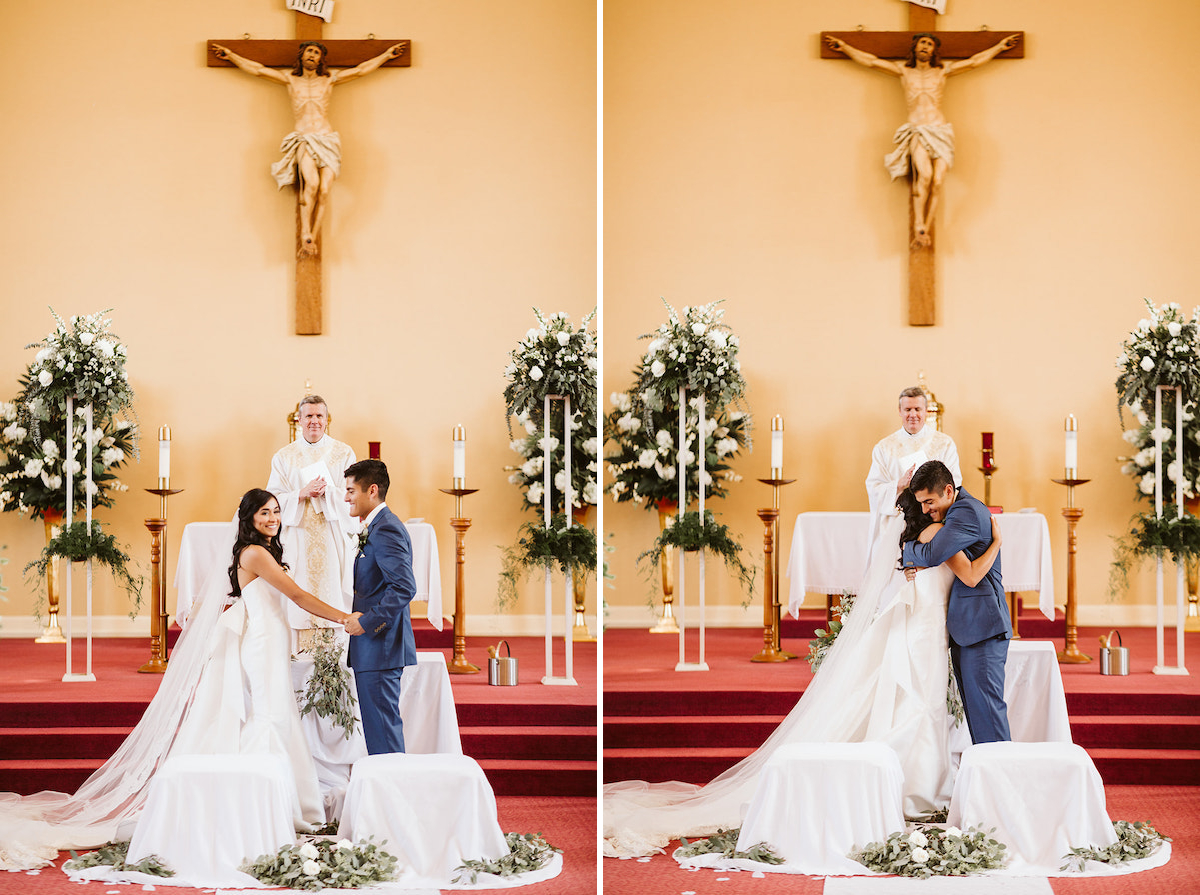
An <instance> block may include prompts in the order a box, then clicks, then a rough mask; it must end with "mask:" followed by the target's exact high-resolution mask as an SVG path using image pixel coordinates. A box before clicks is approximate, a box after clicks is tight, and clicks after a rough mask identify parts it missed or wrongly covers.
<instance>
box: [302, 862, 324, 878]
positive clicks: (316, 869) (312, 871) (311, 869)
mask: <svg viewBox="0 0 1200 895" xmlns="http://www.w3.org/2000/svg"><path fill="white" fill-rule="evenodd" d="M300 869H301V870H303V871H304V875H305V876H316V875H317V874H318V873H320V872H321V865H320V864H318V863H317V862H316V861H305V862H304V863H303V864H302V865H301V866H300Z"/></svg>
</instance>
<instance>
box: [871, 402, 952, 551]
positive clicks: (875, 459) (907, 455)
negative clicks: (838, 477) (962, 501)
mask: <svg viewBox="0 0 1200 895" xmlns="http://www.w3.org/2000/svg"><path fill="white" fill-rule="evenodd" d="M927 460H941V461H942V462H943V463H945V464H946V466H947V467H949V469H950V475H952V476H954V486H955V487H956V488H958V487H961V486H962V472H961V471H960V470H959V468H958V448H957V447H955V446H954V439H952V438H951V437H950V436H949V435H946V434H943V433H942V432H939V431H938V430H937V429H936V428H934V427H933V426H930V425H925V426H923V427H922V428H921V431H920V432H918V433H917V434H916V435H909V434H908V433H907V432H905V431H904V428H903V427H901V428H900V429H898V430H897V431H895V432H893V433H892V434H891V435H889V436H887V437H886V438H883V439H881V440H880V441H879V442H878V443H877V444H876V445H875V447H874V448H873V449H872V450H871V471H870V472H868V473H867V501H868V503H869V504H870V509H871V527H870V536H869V537H868V539H867V544H868V545H869V548H868V550H867V567H868V568H870V564H871V557H872V556H873V555H874V553H875V547H876V545H877V544H878V543H879V532H880V529H881V528H882V527H883V523H884V521H885V520H886V519H887V518H888V517H890V516H898V515H899V514H900V511H899V510H897V509H896V497H897V496H898V495H897V494H896V486H897V485H898V484H899V483H900V479H901V478H903V476H904V474H905V473H906V472H908V470H909V469H911V468H912V466H913V464H914V463H915V464H916V465H917V466H920V465H921V464H922V463H924V462H925V461H927Z"/></svg>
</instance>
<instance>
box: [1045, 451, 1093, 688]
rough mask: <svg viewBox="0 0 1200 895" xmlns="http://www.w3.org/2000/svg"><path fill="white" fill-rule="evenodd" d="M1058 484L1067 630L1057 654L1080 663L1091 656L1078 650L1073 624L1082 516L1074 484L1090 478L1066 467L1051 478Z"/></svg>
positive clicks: (1061, 659) (1064, 661)
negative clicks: (1063, 498) (1062, 497)
mask: <svg viewBox="0 0 1200 895" xmlns="http://www.w3.org/2000/svg"><path fill="white" fill-rule="evenodd" d="M1051 481H1052V482H1054V483H1055V484H1058V485H1066V486H1067V505H1066V506H1065V507H1063V511H1062V513H1063V518H1064V519H1066V520H1067V610H1066V616H1067V632H1066V638H1065V642H1064V647H1065V648H1064V649H1063V650H1062V651H1061V652H1059V654H1058V661H1059V662H1060V663H1062V664H1064V665H1082V664H1083V663H1085V662H1090V661H1092V657H1091V656H1088V655H1085V654H1084V653H1082V652H1080V651H1079V646H1078V643H1077V641H1078V638H1079V632H1078V629H1077V628H1076V626H1075V602H1076V600H1075V552H1076V535H1075V526H1076V525H1077V524H1078V523H1079V520H1080V519H1081V518H1083V510H1082V508H1079V507H1076V506H1075V486H1076V485H1084V484H1087V483H1088V482H1090V481H1091V479H1080V478H1076V472H1075V470H1074V469H1067V470H1066V471H1065V474H1064V476H1063V478H1061V479H1051Z"/></svg>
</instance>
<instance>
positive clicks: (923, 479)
mask: <svg viewBox="0 0 1200 895" xmlns="http://www.w3.org/2000/svg"><path fill="white" fill-rule="evenodd" d="M347 472H349V470H347ZM947 485H949V486H950V487H951V488H953V487H954V476H953V475H951V474H950V469H949V468H948V467H947V466H946V464H945V463H943V462H942V461H941V460H928V461H926V462H925V463H922V464H921V465H920V466H919V467H917V471H916V472H914V473H913V477H912V481H910V482H909V483H908V488H909V490H910V491H912V493H913V494H916V493H917V492H918V491H932V492H934V493H937V494H941V493H942V492H943V491H945V490H946V486H947Z"/></svg>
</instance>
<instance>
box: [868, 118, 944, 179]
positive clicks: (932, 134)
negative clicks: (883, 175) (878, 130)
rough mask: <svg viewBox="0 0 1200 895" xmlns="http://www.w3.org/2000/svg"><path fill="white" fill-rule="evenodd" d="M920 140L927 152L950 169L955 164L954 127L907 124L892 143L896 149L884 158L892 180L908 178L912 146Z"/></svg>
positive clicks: (903, 125) (894, 137)
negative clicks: (915, 141)
mask: <svg viewBox="0 0 1200 895" xmlns="http://www.w3.org/2000/svg"><path fill="white" fill-rule="evenodd" d="M914 140H919V141H920V142H921V145H922V146H924V147H925V149H926V151H927V152H928V153H929V154H930V156H932V157H933V158H936V159H941V160H942V161H944V162H945V163H946V167H947V168H949V167H951V166H952V165H953V164H954V127H953V126H952V125H950V124H949V123H947V124H910V123H908V122H905V123H904V124H902V125H900V126H899V127H898V128H896V133H895V134H893V135H892V142H893V143H895V144H896V148H895V149H893V150H892V151H891V152H889V153H888V154H887V155H886V156H884V158H883V164H884V166H885V167H886V168H887V169H888V173H889V174H891V175H892V180H895V179H896V178H898V177H907V176H908V172H909V168H910V167H911V165H912V144H913V141H914Z"/></svg>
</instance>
